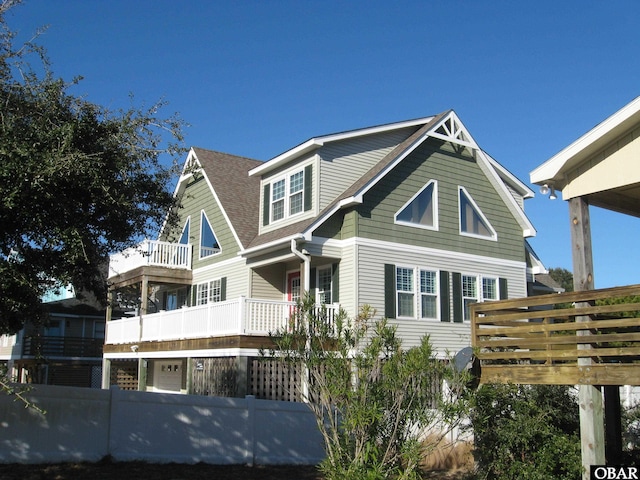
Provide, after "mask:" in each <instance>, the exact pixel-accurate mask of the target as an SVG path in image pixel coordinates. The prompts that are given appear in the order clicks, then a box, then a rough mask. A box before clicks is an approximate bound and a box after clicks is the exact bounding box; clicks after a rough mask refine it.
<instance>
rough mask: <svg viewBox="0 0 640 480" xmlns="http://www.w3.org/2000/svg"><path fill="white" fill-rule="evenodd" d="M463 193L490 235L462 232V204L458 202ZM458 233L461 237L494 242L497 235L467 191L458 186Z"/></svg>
mask: <svg viewBox="0 0 640 480" xmlns="http://www.w3.org/2000/svg"><path fill="white" fill-rule="evenodd" d="M463 193H464V196H465V197H467V200H468V201H469V203H471V206H472V207H473V209H474V210H475V212H476V213H477V214H478V216H479V217H480V219H481V220H482V221H483V222H484V224H485V225H486V226H487V228H488V229H489V232H490V233H491V234H490V235H480V234H477V233H473V232H465V231H464V230H462V202H461V201H460V198H461V194H463ZM458 231H459V232H460V235H463V236H465V237H473V238H481V239H483V240H494V241H497V240H498V234H497V233H496V231H495V229H494V228H493V225H491V223H490V222H489V220H488V219H487V217H486V216H485V215H484V213H483V212H482V210H481V209H480V207H479V206H478V204H477V203H476V201H475V200H474V199H473V197H472V196H471V195H470V194H469V192H468V191H467V189H466V188H464V187H463V186H458Z"/></svg>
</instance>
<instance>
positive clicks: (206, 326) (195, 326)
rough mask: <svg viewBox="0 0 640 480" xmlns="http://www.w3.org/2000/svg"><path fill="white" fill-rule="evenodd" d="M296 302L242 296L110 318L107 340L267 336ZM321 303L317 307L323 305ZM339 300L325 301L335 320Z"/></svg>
mask: <svg viewBox="0 0 640 480" xmlns="http://www.w3.org/2000/svg"><path fill="white" fill-rule="evenodd" d="M295 308H296V304H295V303H294V302H282V301H276V300H257V299H252V298H245V297H239V298H237V299H234V300H227V301H224V302H217V303H209V304H207V305H199V306H196V307H183V308H180V309H178V310H170V311H162V312H159V313H154V314H149V315H143V316H142V317H132V318H125V319H120V320H111V321H109V322H107V330H106V339H105V343H106V344H113V345H117V344H126V343H137V342H153V341H165V340H186V339H200V338H212V337H224V336H232V335H246V336H268V335H269V333H270V332H275V331H276V330H278V329H281V328H285V327H287V326H288V325H289V322H290V318H291V314H292V313H293V312H294V311H295ZM321 308H322V307H318V309H321ZM338 309H339V306H338V305H337V304H333V305H326V316H327V321H328V322H330V323H332V322H333V319H334V318H335V315H336V314H337V312H338Z"/></svg>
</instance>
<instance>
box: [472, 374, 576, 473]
mask: <svg viewBox="0 0 640 480" xmlns="http://www.w3.org/2000/svg"><path fill="white" fill-rule="evenodd" d="M471 424H472V427H473V431H474V435H475V450H474V457H475V460H476V463H477V467H478V470H479V473H480V475H481V477H482V478H491V479H496V480H502V479H504V480H507V479H523V478H526V479H534V480H543V479H549V480H551V479H554V480H558V479H559V480H563V479H567V480H568V479H571V480H573V479H577V478H580V476H581V472H582V464H581V457H580V419H579V409H578V404H577V401H576V394H575V391H574V389H571V388H570V387H566V386H557V385H483V386H482V387H481V388H480V389H479V390H478V392H477V394H476V398H475V404H474V407H473V409H472V414H471Z"/></svg>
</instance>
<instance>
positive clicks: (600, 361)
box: [471, 285, 640, 385]
mask: <svg viewBox="0 0 640 480" xmlns="http://www.w3.org/2000/svg"><path fill="white" fill-rule="evenodd" d="M639 296H640V285H634V286H629V287H617V288H610V289H602V290H590V291H584V292H572V293H562V294H550V295H540V296H534V297H528V298H522V299H513V300H504V301H499V302H485V303H477V304H474V305H472V306H471V312H472V313H471V314H472V324H471V326H472V341H473V346H474V347H475V350H476V355H477V356H478V358H479V360H480V368H481V381H482V382H488V383H524V384H540V383H544V384H565V385H577V384H587V385H640V318H638V317H640V297H639Z"/></svg>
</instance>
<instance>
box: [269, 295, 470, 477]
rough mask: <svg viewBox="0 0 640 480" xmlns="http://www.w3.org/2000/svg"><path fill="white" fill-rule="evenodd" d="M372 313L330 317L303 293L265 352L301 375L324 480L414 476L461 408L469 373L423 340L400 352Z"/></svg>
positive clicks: (393, 336) (383, 322) (384, 325)
mask: <svg viewBox="0 0 640 480" xmlns="http://www.w3.org/2000/svg"><path fill="white" fill-rule="evenodd" d="M375 315H376V314H375V311H374V310H373V309H371V308H370V307H368V306H364V307H363V308H362V310H361V312H360V314H359V315H358V316H357V318H355V319H354V320H353V321H351V320H349V319H348V318H347V316H346V314H345V312H344V311H343V310H342V311H341V312H340V313H339V314H337V316H336V317H335V318H333V319H332V318H329V317H328V315H327V312H326V310H324V309H322V308H319V307H316V306H315V303H314V300H313V298H311V297H309V296H307V297H306V298H305V300H304V301H303V302H302V303H301V304H300V305H299V306H298V309H297V312H296V314H295V315H294V316H293V317H292V320H291V322H290V325H289V326H288V328H287V329H283V330H281V331H279V332H276V333H275V334H274V335H272V339H273V341H274V343H275V345H276V348H274V349H273V350H271V351H270V352H269V355H270V356H272V357H276V358H278V359H279V361H283V362H286V363H287V364H288V365H289V366H290V367H292V368H293V367H297V368H300V369H301V370H302V371H304V372H306V375H307V380H306V386H307V388H306V392H305V393H304V394H303V400H305V401H306V402H308V404H309V406H310V408H311V409H312V411H313V412H314V414H315V416H316V421H317V424H318V427H319V429H320V432H321V433H322V436H323V438H324V444H325V451H326V454H327V457H326V459H325V460H324V462H323V463H322V465H321V469H322V471H323V473H324V475H325V477H326V478H328V479H362V478H369V479H386V478H405V479H409V478H417V474H418V471H419V470H418V469H419V466H420V460H421V459H422V458H423V457H424V456H425V455H427V454H428V453H430V452H431V451H432V450H433V449H434V448H435V447H436V446H438V445H439V444H440V442H441V440H442V439H443V438H444V436H445V435H446V434H447V433H448V431H449V429H450V428H452V427H453V426H455V425H456V424H457V422H458V421H459V420H460V419H461V418H462V417H463V415H464V413H465V412H466V406H467V405H468V401H467V396H466V395H464V394H462V392H463V391H464V385H465V382H466V381H467V380H468V378H467V375H465V374H464V373H460V372H457V371H456V370H455V369H454V368H453V367H452V366H451V365H452V364H451V363H448V362H445V361H443V360H442V359H438V358H436V356H435V354H434V351H433V348H432V346H431V344H430V343H429V340H428V338H426V337H425V338H423V340H422V342H421V344H420V345H419V346H417V347H414V348H409V349H403V348H402V345H401V342H400V340H399V339H398V338H397V336H396V328H395V327H394V326H392V325H390V324H389V323H387V321H386V319H378V320H376V319H375ZM444 382H446V384H447V386H448V387H447V391H446V392H444V391H443V384H444ZM427 433H428V434H431V436H429V437H427V436H426V434H427ZM427 438H428V440H425V439H427Z"/></svg>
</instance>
